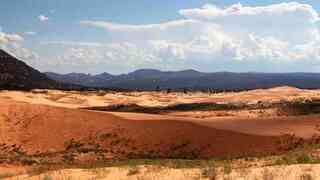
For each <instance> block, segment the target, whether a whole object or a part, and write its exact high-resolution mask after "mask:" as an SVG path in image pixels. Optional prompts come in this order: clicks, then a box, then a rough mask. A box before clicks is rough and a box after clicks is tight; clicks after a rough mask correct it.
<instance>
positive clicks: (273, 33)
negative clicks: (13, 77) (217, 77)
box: [43, 2, 320, 71]
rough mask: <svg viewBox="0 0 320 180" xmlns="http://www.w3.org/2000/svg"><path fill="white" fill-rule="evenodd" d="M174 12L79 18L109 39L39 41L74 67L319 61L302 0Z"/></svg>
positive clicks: (232, 66) (271, 66) (245, 66)
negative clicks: (125, 20)
mask: <svg viewBox="0 0 320 180" xmlns="http://www.w3.org/2000/svg"><path fill="white" fill-rule="evenodd" d="M179 13H180V15H182V16H183V18H181V19H177V20H173V21H169V22H163V23H154V24H140V25H133V24H119V23H112V22H104V21H81V22H80V23H81V25H83V26H89V27H96V28H101V29H103V30H104V31H106V32H107V33H108V36H109V37H111V39H112V42H110V43H109V44H106V43H95V42H90V43H89V42H68V41H62V42H61V41H60V42H47V43H44V44H43V45H57V46H63V47H65V51H64V55H63V56H60V57H59V58H58V59H60V61H59V63H62V64H63V63H67V62H70V63H71V64H73V65H74V66H77V67H78V68H80V69H81V67H82V68H83V69H85V67H88V66H90V67H92V68H93V69H94V66H95V67H96V71H99V68H100V67H101V68H102V67H103V68H102V69H103V70H102V71H112V70H114V69H116V68H117V69H118V70H119V71H122V70H126V71H129V70H132V69H134V68H150V67H153V68H160V69H183V68H198V69H199V70H206V71H218V70H229V71H232V70H235V71H276V70H279V71H305V70H308V67H310V64H317V65H318V67H319V66H320V32H319V14H318V13H317V11H316V10H315V9H314V8H313V7H312V6H310V5H308V4H302V3H297V2H291V3H278V4H272V5H267V6H257V7H255V6H243V5H241V4H234V5H231V6H229V7H223V8H222V7H218V6H215V5H205V6H203V7H202V8H195V9H183V10H180V11H179ZM81 64H83V66H81ZM80 66H81V67H80ZM97 66H99V67H97ZM105 67H107V68H108V69H106V68H105ZM277 68H278V69H277Z"/></svg>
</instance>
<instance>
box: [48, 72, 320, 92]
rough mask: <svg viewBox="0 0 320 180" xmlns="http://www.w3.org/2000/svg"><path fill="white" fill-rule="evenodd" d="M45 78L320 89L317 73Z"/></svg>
mask: <svg viewBox="0 0 320 180" xmlns="http://www.w3.org/2000/svg"><path fill="white" fill-rule="evenodd" d="M46 74H47V76H48V77H50V78H52V79H54V80H56V81H60V82H64V83H72V84H79V85H82V86H87V87H98V88H118V89H129V90H155V89H174V90H182V89H191V90H206V89H215V90H248V89H257V88H271V87H276V86H294V87H298V88H306V89H314V88H320V74H317V73H232V72H216V73H204V72H198V71H195V70H184V71H159V70H154V69H141V70H137V71H134V72H131V73H128V74H122V75H112V74H108V73H103V74H98V75H90V74H82V73H70V74H57V73H51V72H48V73H46Z"/></svg>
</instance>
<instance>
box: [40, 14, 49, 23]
mask: <svg viewBox="0 0 320 180" xmlns="http://www.w3.org/2000/svg"><path fill="white" fill-rule="evenodd" d="M38 19H39V21H41V22H46V21H49V17H48V16H45V15H39V16H38Z"/></svg>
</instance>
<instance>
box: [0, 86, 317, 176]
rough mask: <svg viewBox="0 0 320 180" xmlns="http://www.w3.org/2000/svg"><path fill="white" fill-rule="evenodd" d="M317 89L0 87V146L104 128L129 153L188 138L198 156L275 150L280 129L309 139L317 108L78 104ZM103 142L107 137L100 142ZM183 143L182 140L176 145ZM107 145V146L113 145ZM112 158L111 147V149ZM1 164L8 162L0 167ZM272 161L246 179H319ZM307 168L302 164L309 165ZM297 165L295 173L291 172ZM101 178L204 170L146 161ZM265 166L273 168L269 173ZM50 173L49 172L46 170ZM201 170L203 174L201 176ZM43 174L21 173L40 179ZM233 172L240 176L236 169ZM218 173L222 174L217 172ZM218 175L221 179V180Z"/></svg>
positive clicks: (42, 143)
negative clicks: (126, 108)
mask: <svg viewBox="0 0 320 180" xmlns="http://www.w3.org/2000/svg"><path fill="white" fill-rule="evenodd" d="M319 98H320V90H300V89H296V88H291V87H280V88H273V89H267V90H253V91H247V92H240V93H219V94H211V95H209V94H205V93H190V94H182V93H170V94H166V93H155V92H130V93H120V92H114V93H105V92H72V91H71V92H63V91H55V90H45V91H44V90H37V91H33V92H18V91H1V92H0V145H1V144H3V143H4V144H6V145H15V146H21V147H22V148H23V149H24V150H26V151H27V152H28V153H35V152H56V151H63V150H64V149H65V142H66V141H68V140H70V139H79V140H83V141H87V142H94V141H95V140H99V139H100V137H101V135H105V134H110V133H112V134H116V136H117V138H119V139H120V140H124V142H125V143H126V144H121V143H120V144H118V145H117V146H116V149H113V150H115V151H117V152H121V153H130V152H131V151H132V149H135V151H138V152H139V151H143V152H157V153H160V154H162V155H163V156H164V157H165V156H166V155H167V153H168V152H170V151H171V150H172V147H174V148H175V147H176V146H180V145H181V144H183V145H185V144H186V142H187V145H188V146H187V148H186V149H184V150H187V151H189V150H190V151H193V150H194V149H197V153H200V157H203V158H206V157H222V156H226V155H241V154H248V153H249V154H250V153H259V154H260V153H276V152H277V151H278V149H277V148H278V147H277V145H278V144H277V140H278V136H280V135H283V134H284V133H294V134H296V135H297V136H299V137H303V138H310V137H312V135H314V134H316V133H318V131H317V130H316V129H315V127H316V126H317V125H318V124H319V120H320V115H317V114H315V115H308V116H296V117H295V116H275V114H274V112H273V111H272V110H270V111H268V112H264V113H263V114H262V115H261V114H260V113H259V112H249V111H234V112H231V111H228V112H223V111H220V112H213V111H211V112H210V111H190V112H171V113H167V114H158V115H151V114H143V113H118V112H117V113H116V112H113V113H111V112H110V113H109V112H108V113H106V112H95V111H88V110H80V109H78V108H82V107H90V106H106V105H112V104H131V103H134V104H138V105H141V106H149V107H152V106H168V105H173V104H180V103H197V102H215V103H247V104H255V103H257V102H279V101H282V100H287V101H293V100H296V99H319ZM99 143H101V144H100V145H101V146H102V147H103V148H109V147H110V143H109V142H104V141H99ZM179 143H180V144H179ZM111 147H112V146H111ZM110 158H112V154H111V155H110ZM0 167H1V168H2V169H1V168H0V172H1V170H4V169H5V170H10V169H11V167H10V166H8V167H3V166H0ZM277 168H279V167H274V168H267V169H268V170H265V169H261V168H260V169H259V168H256V169H250V170H249V171H250V172H249V175H248V176H246V177H245V178H244V179H257V178H258V179H261V176H262V175H263V174H264V173H266V172H267V173H271V172H274V173H275V175H274V176H275V179H281V178H282V179H283V177H284V178H286V177H289V176H290V178H289V179H291V178H292V179H294V178H297V177H298V176H299V177H300V176H301V175H302V174H303V173H306V172H307V173H308V171H307V170H308V169H309V171H310V172H311V171H312V176H314V177H315V178H319V177H320V175H319V174H317V173H318V172H320V171H319V166H288V167H281V169H282V171H277ZM306 169H307V170H306ZM292 170H294V171H295V173H291V174H290V173H289V172H290V171H292ZM101 171H103V172H100V171H99V173H102V174H103V173H104V172H105V171H106V172H108V173H106V174H103V175H101V174H100V175H101V176H103V177H101V178H102V179H159V177H160V178H162V177H163V178H164V179H168V177H169V178H173V179H192V178H197V177H200V178H201V173H200V172H201V171H202V170H201V169H193V170H187V171H185V170H175V169H167V170H163V169H161V170H157V172H152V173H147V172H148V171H149V168H145V167H141V169H140V170H139V174H138V175H132V176H130V178H128V173H129V171H130V169H128V170H123V169H117V168H111V169H104V170H101ZM269 171H270V172H269ZM95 173H97V172H88V170H81V169H71V170H62V171H57V172H52V173H51V174H49V176H52V177H53V179H56V178H57V179H59V177H62V176H64V177H69V176H71V177H72V178H75V179H81V178H82V177H86V178H85V179H90V178H91V179H95V178H96V176H99V175H97V174H95ZM47 175H48V174H47ZM199 175H200V176H199ZM44 176H46V175H41V176H35V177H26V176H20V177H19V178H20V179H28V178H31V179H34V178H35V179H39V178H41V179H42V178H44ZM231 176H233V177H236V179H241V177H242V175H241V171H239V172H237V171H235V172H232V173H231ZM219 178H220V179H222V178H223V176H219ZM219 178H218V179H219Z"/></svg>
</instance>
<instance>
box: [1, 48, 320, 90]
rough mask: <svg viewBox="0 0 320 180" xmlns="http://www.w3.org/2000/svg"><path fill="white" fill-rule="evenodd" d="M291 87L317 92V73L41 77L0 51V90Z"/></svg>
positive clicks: (191, 72)
mask: <svg viewBox="0 0 320 180" xmlns="http://www.w3.org/2000/svg"><path fill="white" fill-rule="evenodd" d="M276 86H294V87H297V88H304V89H315V88H320V74H318V73H232V72H216V73H204V72H198V71H195V70H184V71H159V70H154V69H140V70H137V71H134V72H131V73H128V74H121V75H112V74H108V73H102V74H98V75H90V74H83V73H70V74H57V73H52V72H48V73H41V72H39V71H38V70H36V69H34V68H32V67H30V66H28V65H27V64H26V63H24V62H22V61H20V60H18V59H17V58H15V57H14V56H12V55H10V54H9V53H7V52H5V51H3V50H1V49H0V89H20V90H21V89H25V90H29V89H36V88H40V89H84V90H87V89H88V88H89V89H90V88H91V87H92V88H103V89H114V90H121V89H122V90H156V89H158V90H159V89H162V90H165V89H172V90H182V89H190V90H207V89H213V90H248V89H258V88H271V87H276Z"/></svg>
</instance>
